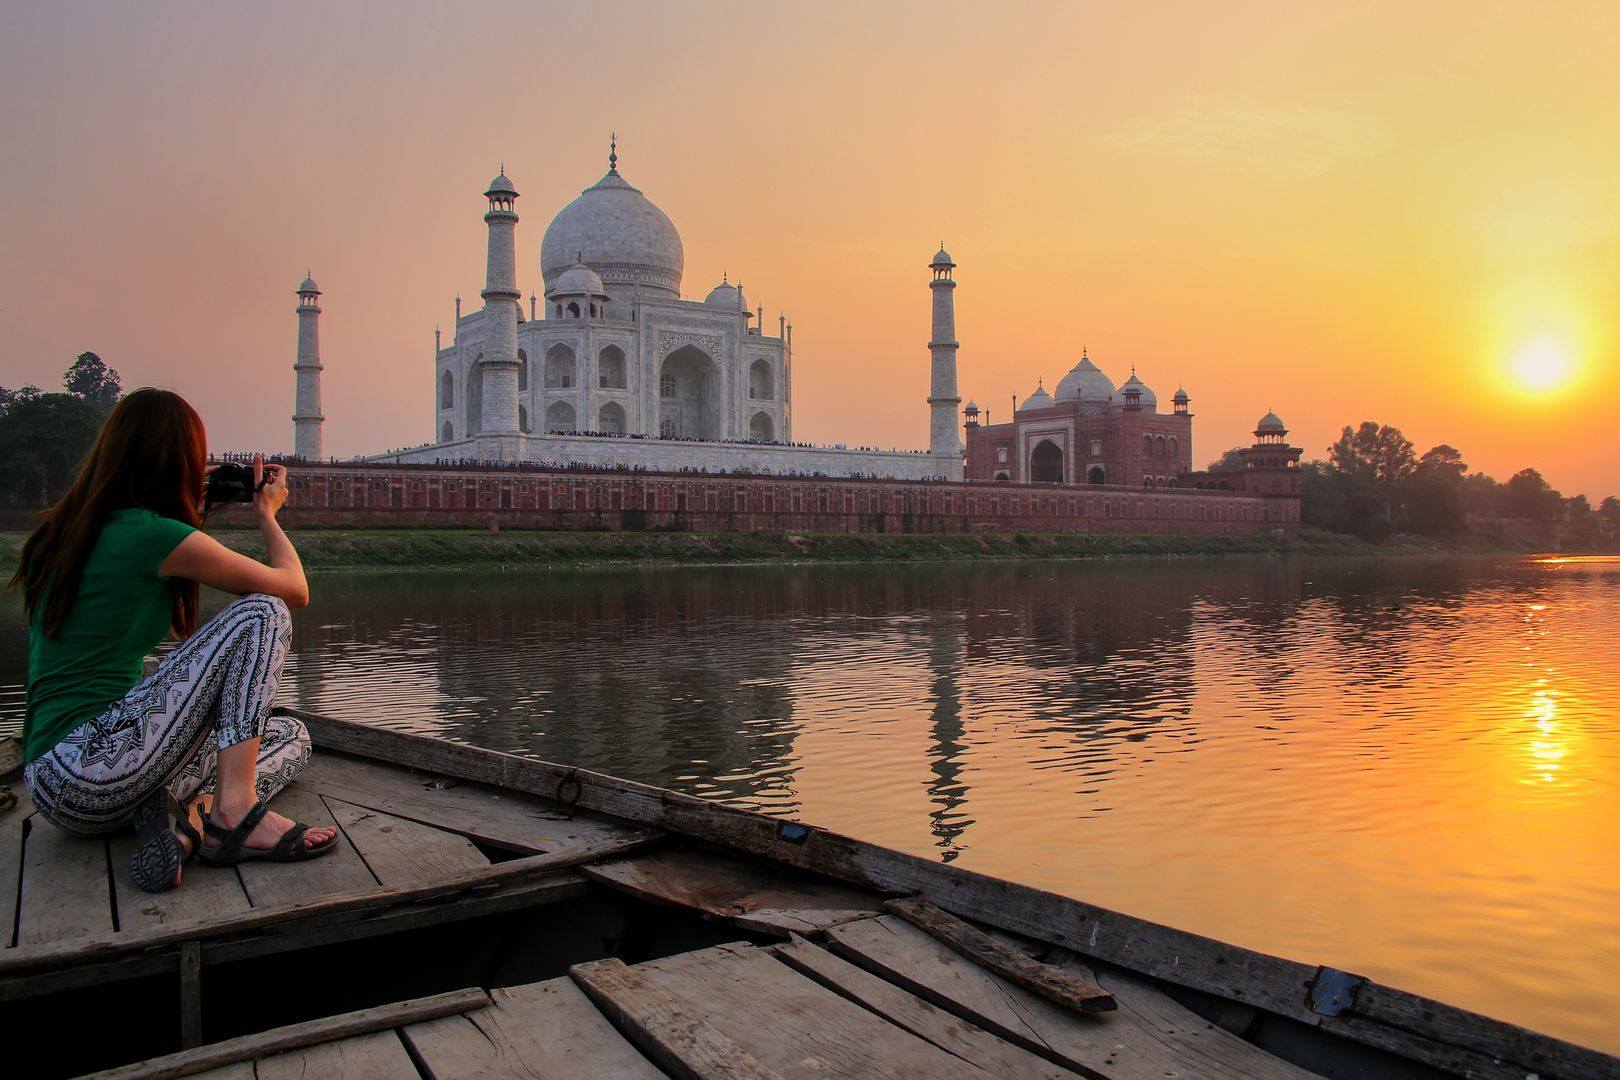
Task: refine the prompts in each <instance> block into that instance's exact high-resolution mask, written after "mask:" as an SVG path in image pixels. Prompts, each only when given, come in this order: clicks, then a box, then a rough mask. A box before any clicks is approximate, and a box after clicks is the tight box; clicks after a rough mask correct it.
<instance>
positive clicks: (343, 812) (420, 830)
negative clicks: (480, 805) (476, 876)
mask: <svg viewBox="0 0 1620 1080" xmlns="http://www.w3.org/2000/svg"><path fill="white" fill-rule="evenodd" d="M325 802H326V807H327V809H328V810H330V811H331V813H332V817H333V819H334V820H336V821H337V823H338V827H339V828H340V829H342V830H343V835H344V836H345V837H346V838H347V839H348V841H349V843H351V844H353V845H354V849H355V850H356V851H357V852H359V854H360V858H361V859H362V860H364V862H365V864H366V867H367V868H368V869H369V870H370V871H371V873H372V875H373V876H374V877H376V879H377V880H378V881H379V882H381V883H382V884H384V885H421V884H426V883H427V882H429V881H437V880H439V879H440V878H447V877H454V876H455V875H457V874H465V873H468V872H469V871H472V870H482V869H484V868H486V867H488V866H489V858H488V857H487V856H486V855H485V854H484V853H483V852H481V851H479V850H478V849H477V848H476V847H474V846H473V842H472V841H471V840H468V839H467V838H466V837H465V836H462V835H461V834H460V833H453V832H446V831H445V830H443V829H435V828H434V827H433V826H431V825H423V824H421V823H419V822H415V821H411V820H410V819H409V818H401V817H395V816H394V815H392V814H387V813H384V812H383V811H381V810H372V809H370V808H368V807H364V806H355V805H354V804H353V803H346V802H341V801H339V800H337V799H335V798H331V797H327V798H326V800H325Z"/></svg>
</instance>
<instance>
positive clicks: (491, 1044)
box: [0, 713, 1620, 1080]
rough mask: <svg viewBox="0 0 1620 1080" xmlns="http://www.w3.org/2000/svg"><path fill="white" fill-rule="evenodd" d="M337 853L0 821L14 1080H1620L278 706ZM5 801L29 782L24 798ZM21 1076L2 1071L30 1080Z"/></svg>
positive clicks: (699, 803) (1234, 965) (290, 793)
mask: <svg viewBox="0 0 1620 1080" xmlns="http://www.w3.org/2000/svg"><path fill="white" fill-rule="evenodd" d="M294 715H297V716H299V717H300V718H301V719H302V720H304V721H305V722H306V723H307V724H308V725H309V728H310V731H311V733H312V734H313V736H314V739H315V742H316V745H317V747H318V748H319V750H318V753H317V755H316V759H315V761H314V763H313V764H312V765H311V766H310V768H309V770H308V771H307V772H306V773H305V774H304V775H303V776H302V777H301V778H300V779H299V781H298V783H297V784H295V785H294V786H293V787H291V788H289V789H288V790H287V791H286V792H285V793H284V794H283V795H282V796H281V797H280V799H279V800H278V808H279V809H282V810H284V811H285V812H286V813H288V814H291V815H295V816H297V817H298V818H300V819H302V820H304V821H307V822H311V823H315V822H322V823H324V822H333V823H335V824H336V825H337V826H338V827H339V828H340V829H341V830H342V831H343V833H344V836H345V838H346V840H347V843H345V844H344V845H343V846H342V848H341V849H340V850H339V851H338V852H337V853H335V854H334V855H332V856H330V857H328V858H325V859H321V860H317V861H314V862H310V863H305V864H295V865H286V866H266V865H263V864H254V863H246V864H243V865H242V866H241V867H239V868H237V869H236V870H233V871H231V870H211V869H208V868H202V867H197V866H196V865H195V864H193V867H192V868H191V869H189V871H188V874H187V878H186V882H185V884H184V886H183V887H182V888H180V889H178V890H175V891H173V892H171V893H165V894H160V895H150V894H146V893H141V892H138V891H137V890H135V889H134V888H133V886H132V884H131V883H130V881H129V879H128V871H127V869H126V868H125V862H126V856H127V854H128V848H129V844H130V843H131V842H132V838H129V839H126V838H123V837H118V838H109V839H107V840H96V841H91V840H80V839H75V838H71V837H68V836H66V835H65V834H63V833H61V832H60V831H58V830H56V829H54V828H51V827H50V826H48V825H46V824H44V823H43V822H37V823H36V822H31V821H30V817H29V811H30V807H29V806H28V803H27V799H26V797H24V798H23V799H22V801H21V805H19V806H18V807H17V808H16V809H14V810H12V811H11V812H9V813H7V814H4V815H0V840H3V843H4V844H5V845H6V846H5V849H4V851H5V855H4V862H3V866H0V902H3V903H4V904H5V905H6V907H5V909H4V910H3V913H0V914H3V915H4V923H3V925H4V926H5V927H7V928H8V929H9V931H10V934H9V937H8V939H7V946H8V947H7V948H6V949H5V950H4V951H3V952H0V1002H3V1004H0V1010H3V1012H0V1015H3V1016H4V1017H5V1020H6V1023H5V1029H6V1031H7V1032H8V1033H9V1034H10V1038H9V1040H8V1041H9V1044H10V1045H9V1047H8V1049H9V1050H10V1051H11V1054H12V1057H11V1065H10V1066H9V1067H8V1069H7V1072H8V1073H10V1074H11V1075H30V1076H34V1075H69V1074H74V1073H79V1072H83V1071H86V1070H92V1069H111V1070H112V1072H111V1073H110V1074H109V1075H116V1076H121V1077H167V1076H185V1075H198V1074H208V1075H214V1076H224V1077H232V1078H238V1077H252V1076H256V1077H259V1078H263V1080H267V1078H271V1077H282V1076H290V1075H300V1076H319V1075H332V1076H345V1077H372V1076H376V1077H412V1076H423V1077H441V1078H448V1077H467V1076H479V1077H496V1076H531V1077H568V1078H571V1080H578V1078H591V1077H658V1076H663V1075H666V1074H667V1075H672V1076H676V1077H727V1078H730V1077H808V1076H815V1077H829V1076H840V1077H842V1076H850V1077H971V1078H978V1080H983V1078H984V1077H986V1076H995V1077H1068V1076H1075V1075H1079V1076H1088V1077H1110V1078H1121V1080H1138V1078H1149V1077H1151V1078H1153V1080H1164V1078H1171V1077H1271V1078H1282V1077H1301V1076H1311V1075H1323V1076H1331V1077H1359V1076H1376V1077H1432V1076H1466V1077H1474V1078H1485V1080H1526V1078H1528V1077H1536V1078H1540V1080H1553V1078H1577V1077H1579V1078H1592V1077H1620V1059H1616V1058H1614V1057H1611V1056H1609V1055H1607V1054H1603V1053H1600V1052H1598V1051H1595V1050H1591V1049H1587V1048H1584V1047H1580V1046H1576V1045H1574V1044H1571V1043H1568V1042H1564V1041H1561V1040H1559V1039H1555V1038H1551V1037H1549V1036H1546V1035H1541V1034H1538V1033H1536V1032H1534V1031H1529V1030H1526V1029H1524V1028H1522V1027H1516V1026H1514V1025H1512V1024H1508V1023H1503V1022H1501V1021H1497V1020H1492V1019H1489V1018H1487V1017H1484V1016H1480V1015H1478V1014H1475V1013H1472V1012H1468V1011H1466V1010H1463V1009H1459V1008H1455V1007H1453V1006H1450V1005H1446V1004H1443V1003H1441V1002H1438V1001H1432V1000H1428V999H1425V998H1422V997H1418V996H1416V995H1414V994H1409V993H1406V992H1404V991H1401V990H1397V989H1394V988H1392V987H1388V986H1383V985H1380V984H1378V983H1376V982H1373V981H1372V980H1370V979H1365V978H1361V977H1359V976H1356V975H1352V974H1349V973H1347V972H1343V971H1337V970H1334V969H1332V968H1327V967H1318V966H1313V965H1309V964H1302V963H1298V962H1295V961H1292V960H1284V959H1280V958H1278V957H1274V956H1267V955H1263V954H1261V953H1257V952H1252V951H1249V950H1246V949H1241V948H1236V947H1234V946H1231V945H1226V944H1222V943H1221V942H1219V941H1214V940H1211V939H1209V938H1205V937H1200V936H1198V935H1195V934H1190V933H1186V932H1184V931H1180V930H1176V929H1173V928H1170V927H1166V926H1160V925H1157V924H1154V923H1151V922H1146V921H1144V920H1141V919H1136V918H1132V917H1130V916H1128V915H1123V914H1120V913H1118V912H1113V911H1108V910H1105V909H1102V908H1098V907H1095V906H1093V905H1090V904H1087V903H1084V902H1083V901H1079V900H1075V899H1070V898H1067V897H1063V896H1057V895H1053V894H1051V893H1047V892H1043V891H1041V890H1038V889H1033V888H1029V887H1026V886H1022V885H1017V884H1014V883H1012V882H1008V881H1002V880H999V879H997V878H992V877H987V876H985V875H982V874H976V873H973V872H972V871H968V870H963V869H960V868H957V867H953V866H947V865H941V864H938V863H934V862H930V861H928V860H927V859H924V858H919V857H917V856H913V855H907V854H904V853H901V852H897V851H893V850H890V849H887V848H883V847H879V846H876V845H873V844H868V843H863V842H861V841H859V840H854V839H851V838H849V837H846V836H841V835H838V834H836V833H832V832H828V831H825V830H822V829H818V828H815V827H813V826H808V825H804V824H800V823H797V822H793V821H788V820H783V819H780V818H774V817H769V816H766V815H762V814H756V813H749V812H746V811H742V810H735V809H731V808H728V807H724V806H720V805H716V804H714V803H710V802H706V801H704V800H701V799H697V798H692V797H689V796H686V795H681V794H677V793H675V792H670V791H665V790H661V789H658V788H653V787H648V786H645V785H642V784H636V783H631V782H628V781H624V780H618V779H615V778H613V777H609V776H603V775H600V774H597V773H592V772H587V771H585V770H582V769H574V768H569V767H566V766H561V765H555V764H550V763H547V762H543V761H535V760H531V759H528V758H522V757H516V756H513V755H508V754H501V753H496V752H493V751H489V750H482V749H478V748H475V747H470V746H461V745H456V744H451V743H446V742H443V741H440V740H438V739H434V738H429V737H425V736H420V735H411V734H405V733H401V732H395V731H388V730H383V729H379V728H374V727H369V726H363V725H359V724H353V723H347V722H342V721H338V720H332V719H328V718H324V717H320V716H315V715H311V714H307V713H294ZM18 790H19V791H20V788H19V789H18ZM19 1061H23V1062H26V1064H24V1065H22V1066H21V1067H20V1068H19V1067H18V1062H19Z"/></svg>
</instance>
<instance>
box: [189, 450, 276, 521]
mask: <svg viewBox="0 0 1620 1080" xmlns="http://www.w3.org/2000/svg"><path fill="white" fill-rule="evenodd" d="M270 476H271V473H270V469H269V468H268V467H266V468H265V470H264V479H262V480H260V481H259V482H258V483H257V484H255V483H254V482H253V466H251V465H243V464H242V463H241V462H238V461H227V462H225V463H224V464H222V465H220V466H219V468H217V469H215V470H214V471H213V472H211V473H209V474H208V479H207V480H206V481H205V483H204V487H203V502H204V509H213V508H214V507H216V506H224V505H226V504H227V503H250V502H252V501H253V496H254V494H255V493H256V492H257V491H258V490H259V489H260V488H262V487H264V485H266V484H268V483H269V482H270Z"/></svg>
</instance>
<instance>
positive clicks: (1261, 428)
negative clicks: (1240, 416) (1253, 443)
mask: <svg viewBox="0 0 1620 1080" xmlns="http://www.w3.org/2000/svg"><path fill="white" fill-rule="evenodd" d="M1254 430H1255V432H1256V433H1257V434H1258V433H1260V432H1265V433H1266V434H1267V435H1286V434H1288V429H1287V428H1286V427H1284V426H1283V422H1282V417H1280V416H1278V415H1277V414H1276V413H1274V412H1268V413H1266V415H1264V416H1262V417H1261V418H1260V422H1259V423H1258V424H1256V425H1255V426H1254Z"/></svg>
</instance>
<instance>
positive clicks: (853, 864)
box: [284, 709, 1620, 1080]
mask: <svg viewBox="0 0 1620 1080" xmlns="http://www.w3.org/2000/svg"><path fill="white" fill-rule="evenodd" d="M284 711H286V712H287V713H289V714H290V715H294V716H297V717H299V718H300V719H302V720H303V721H304V722H305V723H306V724H307V725H308V726H309V729H310V732H311V734H312V735H313V736H314V739H315V741H316V744H317V745H319V746H321V747H325V748H330V749H336V750H341V751H344V752H347V753H351V754H359V755H364V756H367V757H372V758H377V759H380V760H383V761H388V762H392V763H394V764H396V765H401V766H405V767H408V768H416V769H426V770H430V771H432V772H435V773H440V774H445V775H450V776H455V777H459V778H462V779H466V780H472V781H477V782H480V783H486V784H493V785H496V786H500V787H510V788H514V789H516V790H518V791H522V792H525V793H527V794H530V795H535V796H538V797H540V798H545V799H555V798H556V797H557V794H558V789H559V788H560V787H561V788H570V787H571V785H573V784H576V783H577V784H578V785H579V796H578V800H577V801H578V804H579V805H580V806H582V807H585V808H587V809H590V810H594V811H597V812H599V813H603V814H608V815H611V816H613V817H618V818H622V819H624V820H625V821H627V822H633V823H636V824H640V825H645V826H650V827H656V828H660V829H667V830H669V831H671V832H675V833H680V834H683V835H686V836H689V837H693V838H696V839H700V840H704V841H707V842H709V843H714V844H720V845H724V846H728V847H733V848H736V849H737V850H739V851H742V852H746V853H748V854H752V855H760V856H764V857H766V858H771V859H777V860H780V861H781V862H784V863H787V864H788V865H791V866H796V867H799V868H801V869H806V870H811V871H814V872H816V873H820V874H825V875H826V876H828V877H832V878H836V879H838V880H840V881H843V882H845V883H847V884H852V885H857V886H861V887H866V888H871V889H875V890H877V891H880V892H887V893H891V894H902V893H903V894H916V895H919V896H921V897H922V898H923V899H925V900H927V901H928V902H930V903H932V904H935V905H936V906H938V907H940V908H942V909H943V910H945V911H949V912H951V913H952V914H955V915H958V916H961V917H962V918H968V919H973V920H974V921H976V922H979V923H983V924H985V925H989V926H995V927H998V928H1000V929H1003V930H1008V931H1010V932H1013V933H1016V934H1023V935H1025V936H1028V937H1033V938H1037V939H1039V940H1041V941H1044V942H1048V943H1051V944H1057V945H1064V946H1067V947H1069V948H1073V949H1076V950H1077V951H1079V952H1082V953H1084V954H1086V955H1088V956H1092V957H1095V958H1097V959H1099V960H1104V961H1106V962H1108V963H1110V964H1114V965H1117V966H1119V967H1123V968H1129V969H1131V970H1134V971H1137V972H1141V973H1143V974H1147V975H1151V976H1153V977H1154V978H1159V979H1163V980H1165V981H1167V982H1172V983H1176V984H1178V985H1181V986H1186V987H1190V988H1193V989H1196V990H1201V991H1203V992H1205V993H1210V994H1214V995H1216V996H1217V997H1222V998H1226V999H1229V1000H1236V1001H1241V1002H1244V1003H1246V1004H1249V1005H1252V1006H1254V1007H1256V1008H1260V1009H1264V1010H1266V1011H1269V1012H1273V1013H1276V1014H1278V1015H1280V1016H1285V1017H1289V1018H1291V1019H1294V1020H1299V1021H1301V1022H1303V1023H1306V1024H1309V1025H1312V1026H1315V1027H1320V1028H1322V1029H1323V1030H1324V1031H1328V1032H1331V1033H1333V1034H1336V1035H1341V1036H1344V1037H1346V1038H1349V1039H1352V1040H1354V1041H1357V1042H1361V1043H1364V1044H1366V1045H1369V1046H1374V1047H1378V1048H1381V1049H1386V1050H1389V1051H1391V1052H1393V1053H1396V1054H1398V1055H1400V1056H1403V1057H1407V1058H1410V1059H1412V1060H1416V1061H1420V1062H1424V1063H1427V1064H1432V1065H1436V1066H1438V1067H1441V1068H1445V1069H1450V1070H1452V1071H1455V1072H1464V1071H1471V1072H1472V1075H1473V1076H1474V1077H1475V1080H1523V1077H1524V1076H1525V1075H1526V1074H1527V1073H1529V1072H1540V1073H1541V1074H1542V1075H1544V1076H1553V1075H1570V1076H1596V1077H1620V1059H1616V1058H1614V1057H1612V1056H1610V1055H1608V1054H1604V1053H1602V1052H1600V1051H1597V1050H1592V1049H1589V1048H1587V1047H1582V1046H1577V1045H1575V1044H1573V1043H1569V1042H1566V1041H1564V1040H1562V1039H1555V1038H1553V1037H1551V1036H1548V1035H1543V1034H1541V1033H1539V1032H1532V1031H1527V1030H1526V1029H1524V1028H1521V1027H1518V1026H1516V1025H1513V1024H1507V1023H1504V1022H1502V1021H1500V1020H1493V1019H1491V1018H1490V1017H1486V1016H1481V1015H1479V1014H1477V1013H1472V1012H1469V1011H1467V1010H1465V1009H1459V1008H1456V1007H1455V1006H1449V1005H1445V1004H1443V1003H1441V1002H1437V1001H1434V1000H1432V999H1429V998H1424V997H1421V996H1419V995H1416V994H1411V993H1407V992H1406V991H1402V990H1395V989H1392V988H1389V987H1383V986H1379V985H1378V984H1375V983H1372V982H1368V983H1367V984H1365V985H1364V986H1363V987H1362V988H1361V993H1360V994H1359V995H1358V999H1357V1006H1356V1010H1354V1011H1352V1012H1349V1013H1345V1014H1343V1015H1340V1016H1337V1017H1327V1016H1321V1015H1318V1014H1317V1013H1315V1012H1313V1011H1312V1010H1311V1009H1310V1007H1309V1005H1308V1004H1307V992H1308V988H1309V986H1310V985H1311V981H1312V979H1313V978H1314V977H1315V975H1316V970H1317V969H1316V968H1315V967H1314V966H1312V965H1308V964H1302V963H1299V962H1297V961H1293V960H1285V959H1282V958H1280V957H1275V956H1268V955H1266V954H1265V953H1260V952H1255V951H1254V950H1251V949H1244V948H1241V947H1238V946H1235V945H1230V944H1228V943H1225V942H1221V941H1217V940H1215V939H1213V938H1208V937H1204V936H1202V935H1198V934H1193V933H1189V932H1187V931H1184V930H1178V929H1175V928H1173V927H1168V926H1164V925H1162V924H1159V923H1154V922H1150V921H1148V920H1146V919H1139V918H1135V917H1133V916H1129V915H1124V914H1121V913H1119V912H1116V911H1112V910H1109V909H1107V908H1103V907H1099V906H1097V905H1094V904H1088V903H1086V902H1084V901H1081V900H1076V899H1074V898H1072V897H1066V896H1060V895H1057V894H1055V893H1050V892H1046V891H1044V890H1041V889H1036V888H1033V887H1031V886H1027V885H1019V884H1016V883H1013V882H1010V881H1004V880H1002V879H1000V878H995V877H990V876H988V875H985V874H979V873H975V872H974V871H971V870H965V869H963V868H962V867H960V866H955V865H945V864H941V863H937V862H934V861H932V860H930V859H927V858H924V857H921V856H917V855H909V854H906V853H904V852H898V851H894V850H892V849H889V848H884V847H880V846H878V845H876V844H870V843H867V842H865V841H860V840H855V839H853V838H851V837H847V836H843V835H841V834H838V833H834V832H831V831H828V830H825V829H818V828H815V827H813V826H803V825H792V824H791V823H787V822H784V821H782V820H781V819H779V818H773V817H769V816H767V815H764V814H758V813H753V812H750V811H746V810H739V809H736V808H733V807H726V806H720V805H718V804H716V803H712V802H707V801H705V800H702V799H698V798H694V797H692V796H688V795H682V794H679V793H677V792H671V791H665V790H662V789H659V788H655V787H650V786H648V785H645V784H637V783H634V782H632V781H627V780H619V779H616V778H614V777H610V776H604V775H602V774H600V773H592V772H589V771H587V770H583V769H575V768H571V767H569V766H563V765H557V764H555V763H552V762H545V761H536V760H533V759H529V758H520V757H516V756H514V755H511V754H502V753H499V752H496V751H493V750H484V749H480V748H478V747H471V746H462V745H459V744H453V743H446V742H443V741H441V740H437V739H432V738H428V737H426V736H420V735H410V734H407V733H404V732H398V731H388V730H385V729H381V728H372V727H367V726H365V725H361V724H353V723H349V722H347V721H341V720H334V719H331V718H329V717H323V716H319V715H317V714H314V713H306V712H303V711H301V710H294V709H288V710H284Z"/></svg>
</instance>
